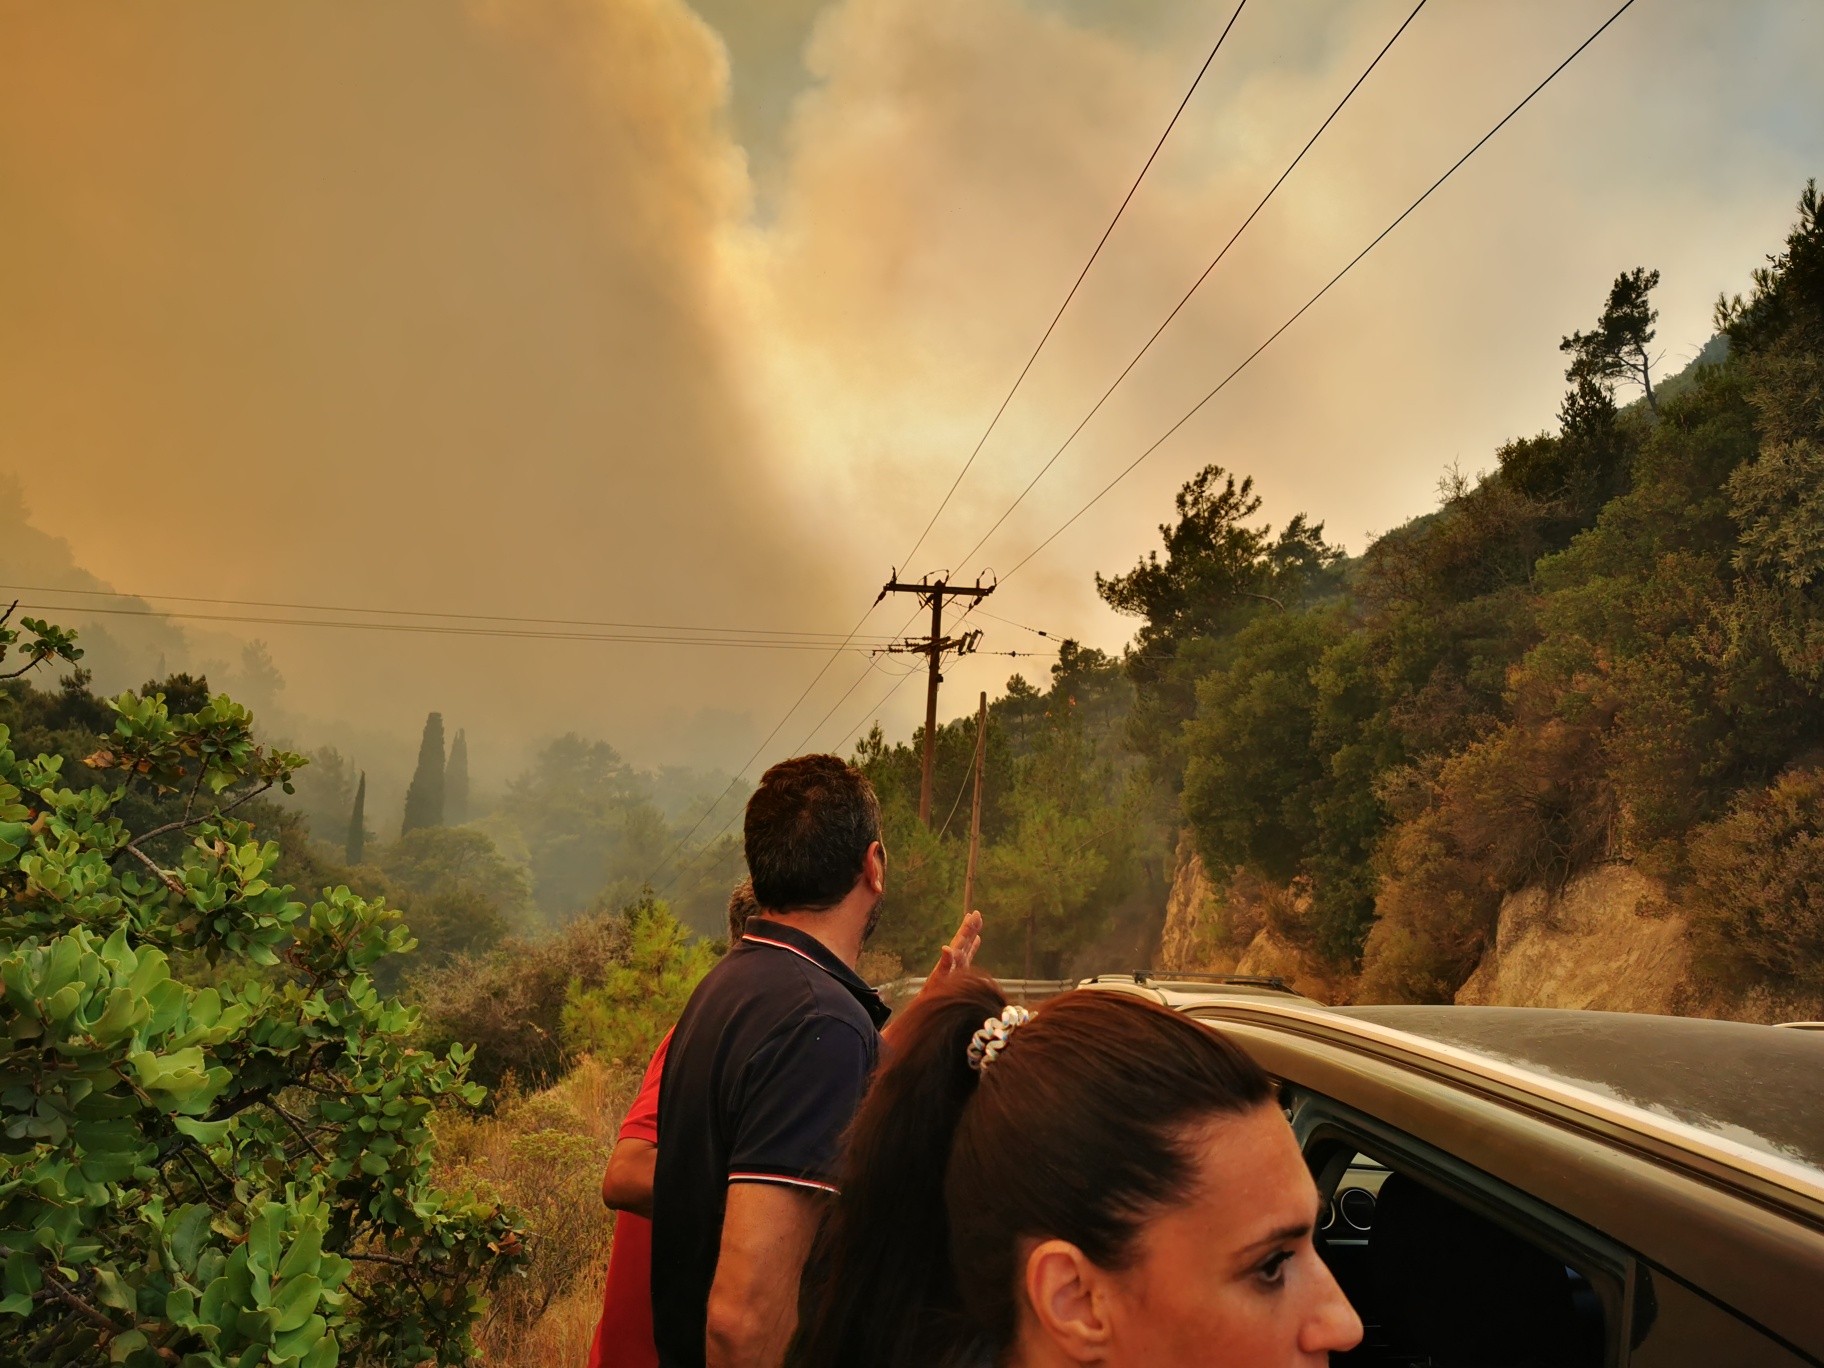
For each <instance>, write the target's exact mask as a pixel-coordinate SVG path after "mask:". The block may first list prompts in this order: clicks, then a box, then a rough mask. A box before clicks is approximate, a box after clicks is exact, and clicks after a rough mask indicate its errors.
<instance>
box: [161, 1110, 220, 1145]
mask: <svg viewBox="0 0 1824 1368" xmlns="http://www.w3.org/2000/svg"><path fill="white" fill-rule="evenodd" d="M171 1124H172V1125H174V1126H176V1127H177V1128H178V1130H180V1131H182V1132H183V1133H184V1134H185V1135H187V1136H189V1137H190V1138H191V1139H192V1140H196V1141H200V1142H201V1143H203V1144H205V1145H213V1144H214V1143H215V1142H216V1141H218V1140H220V1139H221V1138H222V1137H223V1136H224V1135H226V1134H228V1132H229V1131H231V1130H233V1129H234V1118H233V1117H232V1116H230V1117H228V1118H226V1119H225V1120H221V1121H197V1120H194V1119H192V1118H191V1117H188V1116H179V1117H174V1118H173V1119H172V1121H171Z"/></svg>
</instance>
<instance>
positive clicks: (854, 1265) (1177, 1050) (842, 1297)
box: [791, 974, 1362, 1368]
mask: <svg viewBox="0 0 1824 1368" xmlns="http://www.w3.org/2000/svg"><path fill="white" fill-rule="evenodd" d="M843 1175H844V1176H843V1184H842V1194H841V1196H840V1197H839V1198H838V1199H837V1201H836V1204H835V1207H834V1209H833V1211H832V1213H831V1219H830V1221H829V1223H828V1225H827V1226H826V1228H825V1230H824V1233H823V1237H822V1239H821V1241H820V1245H819V1249H818V1253H817V1255H816V1257H815V1258H814V1259H813V1261H812V1269H813V1270H814V1271H812V1272H808V1273H807V1275H806V1279H805V1283H804V1290H803V1299H802V1304H801V1307H800V1328H799V1332H798V1337H797V1340H796V1342H795V1343H794V1346H793V1356H792V1359H791V1361H792V1362H793V1363H795V1364H797V1365H800V1368H930V1366H931V1365H947V1366H948V1368H990V1366H991V1365H992V1366H993V1368H1051V1366H1052V1365H1067V1364H1068V1365H1076V1364H1085V1363H1097V1364H1103V1365H1108V1368H1130V1366H1131V1368H1142V1366H1144V1368H1188V1366H1189V1365H1204V1364H1221V1365H1229V1366H1232V1368H1282V1365H1292V1364H1322V1363H1327V1362H1328V1361H1329V1355H1330V1352H1331V1351H1333V1350H1344V1349H1348V1348H1350V1347H1352V1346H1353V1345H1354V1344H1356V1343H1357V1341H1359V1340H1360V1339H1361V1333H1362V1327H1361V1322H1360V1321H1359V1320H1358V1319H1357V1318H1356V1315H1355V1312H1354V1311H1352V1310H1351V1309H1350V1307H1349V1304H1348V1302H1347V1301H1345V1300H1344V1298H1343V1295H1342V1292H1341V1290H1340V1289H1338V1287H1337V1285H1336V1282H1335V1280H1334V1279H1333V1278H1332V1277H1331V1276H1330V1271H1329V1269H1328V1268H1326V1267H1325V1266H1324V1263H1323V1261H1322V1260H1321V1259H1320V1258H1319V1257H1318V1255H1317V1252H1316V1249H1315V1248H1314V1247H1313V1245H1312V1234H1313V1230H1314V1218H1315V1217H1316V1214H1317V1207H1318V1199H1317V1190H1316V1188H1315V1187H1314V1186H1313V1184H1312V1181H1311V1177H1310V1174H1309V1173H1308V1172H1307V1171H1306V1169H1305V1165H1304V1161H1303V1159H1302V1157H1301V1156H1300V1154H1299V1150H1298V1145H1297V1142H1296V1141H1295V1140H1294V1139H1293V1137H1292V1131H1291V1128H1290V1127H1289V1126H1288V1125H1287V1124H1286V1120H1285V1117H1284V1116H1283V1115H1282V1114H1281V1113H1280V1111H1279V1108H1278V1107H1277V1105H1276V1104H1275V1100H1274V1096H1273V1088H1272V1084H1271V1083H1270V1082H1269V1081H1268V1079H1267V1077H1266V1075H1265V1074H1263V1073H1262V1072H1261V1071H1260V1068H1259V1067H1258V1066H1257V1065H1256V1064H1255V1063H1254V1062H1253V1061H1252V1060H1251V1059H1249V1058H1248V1057H1247V1056H1246V1055H1245V1054H1243V1053H1242V1052H1241V1051H1240V1050H1239V1049H1237V1048H1236V1047H1235V1046H1234V1045H1233V1044H1231V1043H1230V1042H1229V1041H1228V1040H1227V1039H1225V1038H1224V1037H1222V1036H1220V1035H1217V1034H1216V1033H1215V1032H1213V1031H1211V1030H1210V1029H1209V1028H1207V1027H1205V1026H1200V1025H1198V1024H1197V1023H1196V1022H1193V1021H1191V1020H1189V1019H1187V1018H1185V1017H1182V1016H1180V1015H1179V1014H1177V1013H1176V1012H1172V1011H1168V1010H1167V1009H1165V1008H1163V1007H1158V1006H1154V1005H1153V1004H1151V1003H1147V1002H1141V1001H1139V1000H1137V999H1134V998H1127V997H1121V996H1118V995H1116V994H1113V993H1102V992H1093V991H1092V992H1074V993H1066V994H1065V995H1063V996H1062V997H1058V998H1054V999H1052V1000H1051V1001H1049V1002H1047V1003H1046V1004H1044V1005H1043V1006H1042V1007H1040V1008H1038V1009H1037V1010H1036V1011H1034V1012H1032V1013H1030V1014H1028V1013H1026V1012H1025V1010H1024V1009H1023V1008H1019V1007H1012V1008H1009V1007H1007V1004H1006V1001H1005V999H1004V998H1003V997H1002V996H1001V993H1000V990H999V989H998V988H997V987H996V986H995V985H994V984H993V983H992V982H991V981H990V980H988V979H984V978H981V977H980V976H977V975H973V974H969V975H960V976H958V978H957V981H956V982H955V983H954V984H953V985H952V986H951V987H950V988H949V989H948V990H947V991H943V992H939V993H935V994H928V995H926V996H925V997H921V998H920V999H919V1000H918V1002H917V1003H915V1004H914V1005H913V1006H912V1008H911V1009H909V1011H908V1014H907V1019H906V1020H905V1021H904V1022H903V1023H901V1025H900V1028H899V1031H898V1032H896V1035H895V1048H894V1050H893V1051H892V1053H891V1054H890V1055H889V1057H888V1058H887V1060H886V1061H885V1063H884V1064H883V1066H882V1068H881V1070H880V1073H879V1074H878V1075H877V1076H876V1078H875V1081H874V1083H873V1086H872V1087H871V1088H870V1089H869V1092H868V1096H867V1099H866V1100H865V1101H864V1102H863V1104H862V1107H861V1110H860V1112H859V1113H858V1114H857V1116H856V1118H855V1123H854V1127H853V1129H852V1130H851V1132H850V1136H849V1141H848V1148H847V1151H846V1154H845V1160H844V1169H843Z"/></svg>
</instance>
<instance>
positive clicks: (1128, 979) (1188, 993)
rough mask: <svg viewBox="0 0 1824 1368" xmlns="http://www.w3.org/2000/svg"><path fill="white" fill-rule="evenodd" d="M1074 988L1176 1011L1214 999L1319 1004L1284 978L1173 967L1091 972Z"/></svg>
mask: <svg viewBox="0 0 1824 1368" xmlns="http://www.w3.org/2000/svg"><path fill="white" fill-rule="evenodd" d="M1074 986H1076V987H1078V988H1096V989H1101V990H1103V991H1105V992H1106V991H1113V992H1119V993H1129V994H1133V995H1135V996H1138V997H1144V998H1147V999H1149V1000H1151V1001H1153V1002H1160V1003H1163V1004H1164V1005H1166V1006H1167V1007H1174V1008H1176V1009H1178V1010H1179V1011H1188V1010H1190V1009H1191V1008H1193V1007H1198V1006H1202V1005H1205V1004H1208V1003H1215V1002H1232V1001H1236V1000H1240V999H1249V998H1259V999H1262V1000H1266V1001H1273V1002H1296V1003H1302V1004H1304V1005H1306V1006H1310V1007H1317V1006H1320V1005H1321V1004H1320V1003H1317V1002H1314V1001H1313V1000H1312V999H1310V998H1308V997H1305V996H1304V995H1303V994H1301V993H1297V992H1295V991H1293V989H1292V987H1291V985H1290V984H1288V983H1287V982H1286V981H1285V980H1284V979H1282V978H1277V977H1274V976H1272V975H1266V974H1192V973H1184V972H1181V971H1177V970H1159V971H1157V972H1154V971H1151V970H1145V969H1142V970H1138V971H1135V972H1133V973H1122V974H1094V975H1091V976H1090V977H1089V978H1086V979H1081V980H1079V981H1078V982H1077V983H1076V984H1075V985H1074Z"/></svg>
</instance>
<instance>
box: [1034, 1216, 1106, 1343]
mask: <svg viewBox="0 0 1824 1368" xmlns="http://www.w3.org/2000/svg"><path fill="white" fill-rule="evenodd" d="M1025 1309H1026V1312H1027V1314H1028V1315H1030V1316H1031V1317H1032V1319H1033V1321H1034V1323H1035V1328H1036V1329H1037V1331H1038V1332H1039V1334H1041V1335H1043V1336H1044V1337H1045V1339H1047V1340H1048V1341H1050V1343H1051V1344H1052V1345H1054V1346H1055V1347H1056V1348H1057V1350H1058V1351H1059V1352H1060V1353H1062V1354H1063V1355H1064V1356H1065V1357H1066V1358H1067V1359H1070V1360H1073V1361H1074V1362H1077V1363H1096V1362H1100V1361H1101V1360H1102V1359H1104V1358H1106V1357H1107V1355H1108V1351H1109V1340H1110V1337H1111V1336H1110V1330H1111V1326H1110V1320H1109V1304H1108V1287H1107V1280H1106V1279H1105V1278H1104V1277H1103V1276H1102V1270H1101V1269H1099V1268H1097V1267H1096V1266H1095V1265H1094V1264H1093V1263H1091V1262H1090V1261H1089V1259H1088V1257H1087V1256H1086V1255H1085V1254H1084V1253H1083V1251H1082V1250H1080V1249H1078V1248H1077V1247H1076V1246H1075V1245H1073V1244H1071V1243H1069V1242H1068V1241H1065V1240H1041V1241H1039V1243H1037V1244H1035V1245H1034V1246H1033V1247H1032V1248H1031V1249H1030V1250H1029V1251H1028V1252H1027V1255H1026V1308H1025Z"/></svg>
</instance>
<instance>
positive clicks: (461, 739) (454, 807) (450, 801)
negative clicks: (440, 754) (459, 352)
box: [443, 727, 469, 826]
mask: <svg viewBox="0 0 1824 1368" xmlns="http://www.w3.org/2000/svg"><path fill="white" fill-rule="evenodd" d="M443 820H444V821H445V822H447V823H449V824H450V825H451V826H461V825H462V824H463V823H464V822H466V821H468V820H469V735H468V733H467V732H465V731H463V730H462V728H460V727H458V728H457V729H456V739H455V740H454V741H452V742H450V759H449V763H448V764H446V765H445V766H444V767H443Z"/></svg>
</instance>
